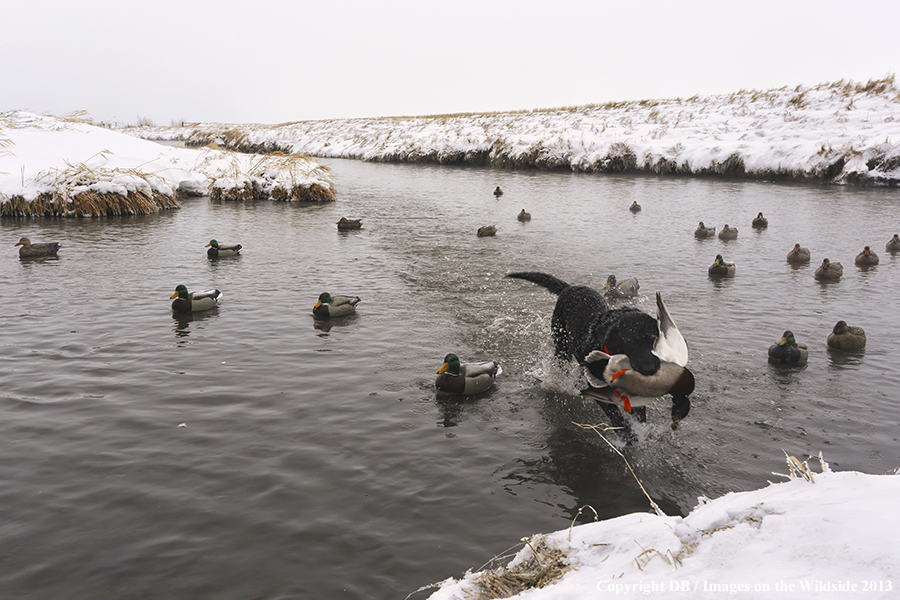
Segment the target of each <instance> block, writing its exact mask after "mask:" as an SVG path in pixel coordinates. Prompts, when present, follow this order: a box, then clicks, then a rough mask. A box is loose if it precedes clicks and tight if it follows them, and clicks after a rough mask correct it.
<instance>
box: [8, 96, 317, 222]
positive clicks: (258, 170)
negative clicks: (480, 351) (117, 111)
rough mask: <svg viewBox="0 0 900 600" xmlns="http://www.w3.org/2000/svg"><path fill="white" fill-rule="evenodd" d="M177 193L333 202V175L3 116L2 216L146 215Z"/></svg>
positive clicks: (304, 163) (296, 159) (283, 160)
mask: <svg viewBox="0 0 900 600" xmlns="http://www.w3.org/2000/svg"><path fill="white" fill-rule="evenodd" d="M178 195H210V196H211V197H214V198H222V199H249V198H272V199H275V200H313V201H321V200H334V181H333V178H332V175H331V173H330V171H329V170H328V169H327V168H326V167H323V166H322V165H320V164H319V163H318V162H316V161H315V160H312V159H308V158H305V157H302V156H295V155H292V156H254V155H249V154H242V153H236V152H229V151H222V150H213V149H209V148H200V149H197V150H189V149H186V148H175V147H168V146H161V145H160V144H157V143H155V142H149V141H146V140H142V139H138V138H135V137H133V136H129V135H124V134H122V133H120V132H118V131H111V130H109V129H104V128H101V127H95V126H93V125H91V124H89V123H86V122H83V121H78V120H65V119H58V118H55V117H48V116H40V115H35V114H31V113H27V112H18V111H13V112H7V113H0V214H2V215H5V216H29V215H53V216H98V215H105V214H144V213H152V212H156V211H158V210H162V209H167V208H175V207H177V206H178V202H177V200H176V196H178Z"/></svg>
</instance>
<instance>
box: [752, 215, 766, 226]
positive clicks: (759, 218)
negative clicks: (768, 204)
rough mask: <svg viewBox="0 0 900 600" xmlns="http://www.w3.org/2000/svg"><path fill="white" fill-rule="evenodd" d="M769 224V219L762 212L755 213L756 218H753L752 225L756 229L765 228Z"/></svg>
mask: <svg viewBox="0 0 900 600" xmlns="http://www.w3.org/2000/svg"><path fill="white" fill-rule="evenodd" d="M768 226H769V220H768V219H767V218H765V217H764V216H763V214H762V213H759V214H758V215H756V218H755V219H753V227H755V228H756V229H765V228H766V227H768Z"/></svg>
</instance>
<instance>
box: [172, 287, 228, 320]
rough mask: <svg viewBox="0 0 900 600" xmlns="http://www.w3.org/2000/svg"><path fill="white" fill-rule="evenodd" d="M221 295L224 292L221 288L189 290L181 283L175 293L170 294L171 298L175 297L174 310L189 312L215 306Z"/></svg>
mask: <svg viewBox="0 0 900 600" xmlns="http://www.w3.org/2000/svg"><path fill="white" fill-rule="evenodd" d="M221 295H222V292H220V291H219V290H207V291H205V292H188V289H187V287H186V286H183V285H179V286H178V287H176V288H175V293H174V294H172V295H171V296H169V298H174V300H173V301H172V310H173V311H175V312H177V313H189V312H197V311H201V310H209V309H211V308H215V307H216V306H218V305H219V296H221Z"/></svg>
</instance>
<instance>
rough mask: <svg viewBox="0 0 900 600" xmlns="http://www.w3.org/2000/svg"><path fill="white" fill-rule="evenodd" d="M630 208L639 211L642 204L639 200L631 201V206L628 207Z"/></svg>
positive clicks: (635, 211) (632, 210)
mask: <svg viewBox="0 0 900 600" xmlns="http://www.w3.org/2000/svg"><path fill="white" fill-rule="evenodd" d="M628 210H630V211H631V212H633V213H639V212H641V205H640V204H638V203H637V200H635V201H634V202H632V203H631V206H629V207H628Z"/></svg>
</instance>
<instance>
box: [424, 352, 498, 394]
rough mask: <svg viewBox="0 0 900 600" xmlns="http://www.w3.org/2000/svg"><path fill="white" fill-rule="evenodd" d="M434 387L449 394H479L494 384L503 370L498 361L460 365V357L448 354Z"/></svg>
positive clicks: (439, 370)
mask: <svg viewBox="0 0 900 600" xmlns="http://www.w3.org/2000/svg"><path fill="white" fill-rule="evenodd" d="M437 373H438V376H437V378H436V379H435V380H434V387H435V388H437V389H438V391H441V392H447V393H449V394H478V393H481V392H483V391H485V390H487V389H488V388H490V387H491V385H493V384H494V379H496V377H497V376H498V375H500V374H501V373H503V369H501V368H500V364H499V363H498V362H496V361H488V362H482V363H465V364H460V362H459V357H458V356H456V355H455V354H448V355H447V356H445V357H444V364H443V365H442V366H441V368H440V369H438V372H437Z"/></svg>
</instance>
